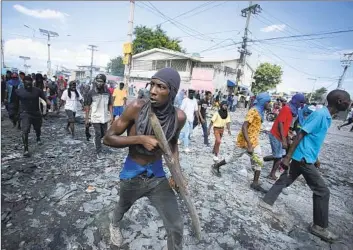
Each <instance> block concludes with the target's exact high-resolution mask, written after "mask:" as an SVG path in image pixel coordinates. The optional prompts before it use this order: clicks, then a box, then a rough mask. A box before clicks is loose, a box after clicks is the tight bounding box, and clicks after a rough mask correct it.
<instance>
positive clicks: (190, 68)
mask: <svg viewBox="0 0 353 250" xmlns="http://www.w3.org/2000/svg"><path fill="white" fill-rule="evenodd" d="M165 67H171V68H174V69H176V70H177V71H178V72H179V74H180V77H181V87H180V89H188V88H193V89H197V90H202V89H205V90H211V91H214V90H215V89H222V90H226V86H227V80H231V81H233V82H235V80H236V71H237V68H238V67H239V59H232V60H213V59H207V58H202V57H200V56H199V55H197V54H194V55H189V54H185V53H181V52H177V51H173V50H169V49H164V48H163V49H162V48H154V49H151V50H147V51H144V52H142V53H139V54H136V55H133V56H132V63H131V72H130V84H132V85H134V86H136V88H137V89H139V88H141V87H144V86H145V84H146V83H147V82H148V81H150V79H151V77H152V76H153V75H154V74H155V73H156V72H157V71H158V70H159V69H162V68H165ZM253 74H254V70H253V69H252V68H251V67H250V66H249V65H248V64H247V65H246V69H245V74H244V81H243V82H242V83H241V84H242V85H245V86H250V84H251V82H252V77H253Z"/></svg>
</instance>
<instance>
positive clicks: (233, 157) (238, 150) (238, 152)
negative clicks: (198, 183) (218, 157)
mask: <svg viewBox="0 0 353 250" xmlns="http://www.w3.org/2000/svg"><path fill="white" fill-rule="evenodd" d="M245 152H246V150H245V149H243V148H239V147H237V146H235V147H234V149H233V153H232V155H231V156H230V157H228V158H225V159H224V160H222V161H220V162H218V163H215V164H213V165H212V166H211V170H212V173H213V174H214V175H216V176H221V173H220V171H219V168H220V167H221V166H224V165H226V164H227V163H230V162H235V161H237V160H238V158H239V157H241V156H242V155H243V154H244V153H245Z"/></svg>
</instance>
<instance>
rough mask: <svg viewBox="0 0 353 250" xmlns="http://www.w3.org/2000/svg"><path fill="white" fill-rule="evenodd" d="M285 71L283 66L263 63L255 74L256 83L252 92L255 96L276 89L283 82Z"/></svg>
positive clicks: (253, 84)
mask: <svg viewBox="0 0 353 250" xmlns="http://www.w3.org/2000/svg"><path fill="white" fill-rule="evenodd" d="M282 74H283V71H282V69H281V66H279V65H275V64H270V63H261V64H260V65H259V67H258V68H257V69H256V71H255V74H254V82H253V83H252V86H251V91H252V92H253V93H254V94H258V93H261V92H265V91H268V90H270V89H273V88H275V87H276V86H277V85H278V84H279V83H281V81H282Z"/></svg>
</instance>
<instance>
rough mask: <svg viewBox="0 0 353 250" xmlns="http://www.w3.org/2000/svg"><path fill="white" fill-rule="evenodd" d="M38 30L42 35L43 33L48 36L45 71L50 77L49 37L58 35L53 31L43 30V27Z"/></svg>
mask: <svg viewBox="0 0 353 250" xmlns="http://www.w3.org/2000/svg"><path fill="white" fill-rule="evenodd" d="M39 31H40V33H41V34H42V35H44V36H46V37H47V38H48V62H47V66H48V72H47V76H48V77H49V78H50V77H51V61H50V38H51V37H58V36H59V34H58V33H56V32H54V31H50V30H44V29H39Z"/></svg>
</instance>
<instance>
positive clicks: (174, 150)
mask: <svg viewBox="0 0 353 250" xmlns="http://www.w3.org/2000/svg"><path fill="white" fill-rule="evenodd" d="M177 114H178V128H177V132H176V133H175V136H174V137H173V138H172V140H171V141H170V146H171V147H170V149H171V151H172V154H173V156H174V158H175V159H177V160H179V146H178V138H179V135H180V131H181V130H182V128H183V127H184V125H185V122H186V115H185V113H184V112H183V111H181V110H180V109H177Z"/></svg>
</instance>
